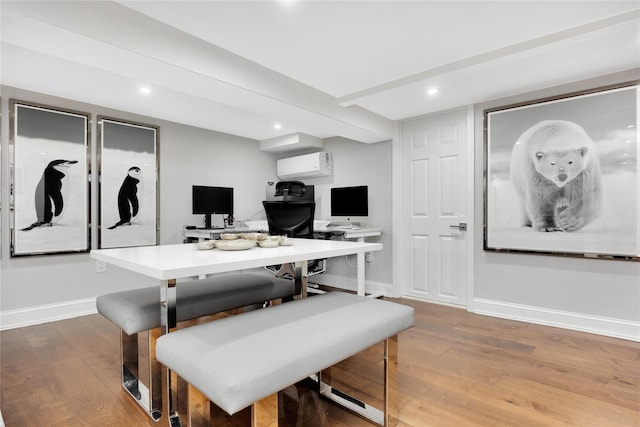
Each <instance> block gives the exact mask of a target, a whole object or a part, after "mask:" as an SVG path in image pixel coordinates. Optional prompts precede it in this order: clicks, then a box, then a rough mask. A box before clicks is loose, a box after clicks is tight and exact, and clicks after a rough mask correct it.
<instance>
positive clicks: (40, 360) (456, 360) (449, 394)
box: [0, 300, 640, 427]
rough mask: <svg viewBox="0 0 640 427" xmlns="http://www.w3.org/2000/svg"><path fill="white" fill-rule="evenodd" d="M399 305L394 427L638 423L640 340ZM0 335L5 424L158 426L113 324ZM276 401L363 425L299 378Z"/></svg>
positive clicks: (356, 376) (368, 364) (352, 363)
mask: <svg viewBox="0 0 640 427" xmlns="http://www.w3.org/2000/svg"><path fill="white" fill-rule="evenodd" d="M398 301H399V302H401V303H403V304H408V305H411V306H413V307H415V309H416V326H415V327H414V328H412V329H410V330H408V331H406V332H404V333H402V334H401V336H400V346H399V356H400V367H399V389H400V390H399V391H400V422H399V425H400V426H401V427H406V426H414V427H422V426H442V427H448V426H456V427H457V426H486V427H499V426H517V427H524V426H545V427H550V426H580V427H616V426H620V427H637V426H640V343H636V342H630V341H624V340H618V339H613V338H607V337H602V336H597V335H591V334H586V333H580V332H572V331H566V330H562V329H555V328H550V327H544V326H537V325H531V324H527V323H522V322H515V321H507V320H500V319H495V318H490V317H485V316H479V315H473V314H469V313H467V312H465V311H463V310H459V309H454V308H449V307H443V306H438V305H432V304H427V303H422V302H415V301H411V300H398ZM1 340H2V341H1V348H2V360H1V362H2V370H1V377H0V379H1V390H2V395H1V398H2V400H1V410H2V415H3V417H4V420H5V423H6V426H7V427H28V426H35V427H43V426H108V425H119V426H157V425H159V424H156V423H153V422H151V421H149V420H148V419H147V418H146V416H144V415H143V414H142V413H141V411H139V409H138V408H137V407H136V406H135V404H133V403H132V402H131V401H130V400H129V399H128V397H127V396H126V395H125V392H124V391H123V390H122V389H121V388H120V384H119V358H118V329H117V328H116V327H115V326H114V325H112V324H111V323H110V322H109V321H107V320H105V319H104V318H102V317H101V316H100V315H92V316H86V317H81V318H77V319H71V320H64V321H59V322H53V323H49V324H45V325H39V326H32V327H26V328H22V329H15V330H9V331H5V332H2V334H1ZM380 356H381V347H380V346H376V347H374V348H371V349H369V350H367V351H365V352H363V353H361V354H360V355H358V356H356V357H354V358H352V359H349V360H347V361H345V362H343V363H342V364H340V365H339V367H338V368H337V372H334V377H337V376H338V374H340V375H339V376H340V378H343V379H344V380H345V384H344V386H341V389H343V390H344V391H347V392H354V394H358V395H359V397H366V398H367V399H369V400H373V401H379V400H380V399H381V396H382V394H381V393H382V388H381V376H380V374H381V372H382V371H381V358H380ZM346 383H348V384H350V385H353V386H354V387H355V389H357V390H359V392H356V391H354V390H351V389H350V386H349V385H347V384H346ZM280 398H281V401H282V402H283V405H282V406H283V407H284V408H285V411H284V412H283V413H282V414H281V420H280V424H281V425H283V426H300V427H314V426H340V427H347V426H348V427H354V426H355V427H359V426H369V425H371V424H369V423H368V422H366V421H364V420H362V419H361V418H359V417H357V416H355V415H353V414H351V413H349V412H347V411H345V410H343V409H340V408H338V407H336V406H335V405H333V404H331V403H329V402H327V401H325V400H324V399H320V398H318V396H317V395H316V394H315V393H314V392H312V391H310V390H309V389H308V388H306V387H305V386H304V385H298V386H296V387H290V388H288V389H287V390H285V391H284V392H283V393H281V395H280ZM367 399H365V400H367ZM160 425H163V424H160Z"/></svg>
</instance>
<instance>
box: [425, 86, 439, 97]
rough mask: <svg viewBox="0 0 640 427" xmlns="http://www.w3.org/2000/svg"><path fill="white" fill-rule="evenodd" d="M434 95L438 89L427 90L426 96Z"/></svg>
mask: <svg viewBox="0 0 640 427" xmlns="http://www.w3.org/2000/svg"><path fill="white" fill-rule="evenodd" d="M436 93H438V89H436V88H435V87H432V88H429V89H427V95H435V94H436Z"/></svg>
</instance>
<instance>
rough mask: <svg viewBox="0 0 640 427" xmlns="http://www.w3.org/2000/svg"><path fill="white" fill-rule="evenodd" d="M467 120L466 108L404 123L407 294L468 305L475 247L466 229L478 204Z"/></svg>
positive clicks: (404, 231)
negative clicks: (474, 201) (470, 264)
mask: <svg viewBox="0 0 640 427" xmlns="http://www.w3.org/2000/svg"><path fill="white" fill-rule="evenodd" d="M470 116H471V115H470V114H469V117H470ZM468 120H470V119H468V113H467V110H466V109H464V110H459V111H454V112H449V113H444V114H438V115H434V116H429V117H424V118H420V119H415V120H411V121H407V122H404V123H403V124H402V128H401V129H402V142H401V143H402V149H401V151H402V155H401V159H402V160H401V163H402V188H403V197H402V200H403V206H402V222H403V224H404V226H403V227H402V229H403V231H402V239H401V240H402V249H401V251H402V254H403V255H402V256H401V257H400V260H401V263H402V264H403V265H402V266H401V268H403V272H404V273H403V274H402V275H401V276H402V277H403V279H402V281H403V283H404V290H403V293H404V295H406V296H411V297H415V298H421V299H426V300H430V301H433V302H438V303H444V304H450V305H456V306H463V307H466V306H467V294H468V292H467V285H468V276H467V273H468V271H470V270H469V268H468V264H467V263H468V262H469V261H472V260H471V259H470V257H469V254H470V253H471V251H472V250H473V235H472V234H471V230H470V229H467V230H465V227H467V228H468V227H469V226H470V225H471V224H470V219H471V218H470V217H469V218H468V216H467V213H468V212H467V211H469V213H470V212H471V211H472V209H473V208H472V206H473V205H472V203H470V202H469V201H470V200H471V202H472V198H470V196H471V195H472V192H473V188H472V186H470V185H469V183H468V178H470V177H471V178H472V177H473V170H472V165H473V164H472V161H473V159H470V160H471V162H470V163H468V162H467V159H468V157H472V156H471V155H470V154H468V151H469V152H471V153H472V152H473V146H472V143H469V142H468V141H470V140H471V138H470V136H471V135H469V134H470V133H471V131H470V130H469V122H468ZM470 165H471V167H470ZM467 187H469V188H467Z"/></svg>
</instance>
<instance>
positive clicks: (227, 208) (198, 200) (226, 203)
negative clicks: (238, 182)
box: [191, 185, 233, 228]
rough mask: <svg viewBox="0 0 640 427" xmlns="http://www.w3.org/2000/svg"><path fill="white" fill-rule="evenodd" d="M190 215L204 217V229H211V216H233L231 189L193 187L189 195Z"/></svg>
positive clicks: (203, 186)
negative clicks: (190, 203)
mask: <svg viewBox="0 0 640 427" xmlns="http://www.w3.org/2000/svg"><path fill="white" fill-rule="evenodd" d="M191 196H192V197H191V202H192V213H193V214H194V215H204V216H205V220H204V224H205V225H204V227H205V228H211V215H212V214H221V215H228V216H231V217H232V216H233V188H232V187H208V186H205V185H194V186H193V187H192V193H191Z"/></svg>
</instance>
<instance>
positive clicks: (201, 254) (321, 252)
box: [91, 239, 382, 280]
mask: <svg viewBox="0 0 640 427" xmlns="http://www.w3.org/2000/svg"><path fill="white" fill-rule="evenodd" d="M290 240H291V241H292V242H293V245H291V246H277V247H275V248H261V247H258V246H256V247H254V248H251V249H247V250H241V251H222V250H220V249H211V250H198V249H196V247H195V245H193V244H175V245H159V246H138V247H131V248H113V249H94V250H92V251H91V257H92V258H94V259H96V260H99V261H104V262H105V263H107V264H112V265H116V266H118V267H121V268H124V269H127V270H130V271H134V272H137V273H140V274H144V275H146V276H149V277H153V278H156V279H160V280H169V279H180V278H184V277H190V276H198V275H201V274H213V273H225V272H230V271H237V270H242V269H249V268H256V267H263V266H265V265H273V264H282V263H285V262H296V261H306V260H310V259H317V258H331V257H336V256H342V255H351V254H357V253H364V252H373V251H379V250H381V249H382V244H381V243H366V242H353V241H341V240H314V239H290Z"/></svg>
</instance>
